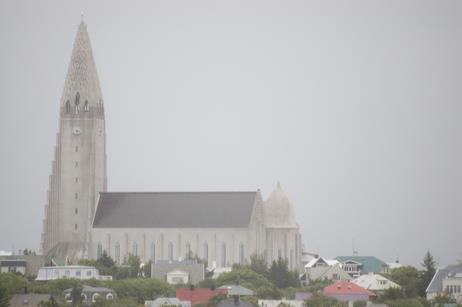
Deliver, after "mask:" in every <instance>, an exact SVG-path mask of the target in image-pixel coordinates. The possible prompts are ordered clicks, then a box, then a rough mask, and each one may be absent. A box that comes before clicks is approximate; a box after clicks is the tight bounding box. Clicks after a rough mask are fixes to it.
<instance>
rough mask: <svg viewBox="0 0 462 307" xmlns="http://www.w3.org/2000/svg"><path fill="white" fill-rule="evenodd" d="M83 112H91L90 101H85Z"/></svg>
mask: <svg viewBox="0 0 462 307" xmlns="http://www.w3.org/2000/svg"><path fill="white" fill-rule="evenodd" d="M83 110H84V111H85V112H88V111H90V107H89V106H88V100H85V104H84V105H83Z"/></svg>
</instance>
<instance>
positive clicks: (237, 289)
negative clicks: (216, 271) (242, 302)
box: [218, 285, 253, 296]
mask: <svg viewBox="0 0 462 307" xmlns="http://www.w3.org/2000/svg"><path fill="white" fill-rule="evenodd" d="M218 289H228V295H231V296H234V295H239V296H246V295H253V291H252V290H250V289H247V288H244V287H243V286H240V285H226V286H221V287H220V288H218Z"/></svg>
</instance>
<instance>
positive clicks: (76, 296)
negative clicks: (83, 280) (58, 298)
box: [71, 285, 83, 306]
mask: <svg viewBox="0 0 462 307" xmlns="http://www.w3.org/2000/svg"><path fill="white" fill-rule="evenodd" d="M82 290H83V289H82V286H80V285H79V286H75V287H73V288H72V292H71V297H72V305H73V306H80V305H81V304H82Z"/></svg>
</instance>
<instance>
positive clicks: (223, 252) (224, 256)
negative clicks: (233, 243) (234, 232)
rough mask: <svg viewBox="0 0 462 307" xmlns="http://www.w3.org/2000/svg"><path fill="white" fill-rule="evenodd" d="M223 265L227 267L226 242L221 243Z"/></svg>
mask: <svg viewBox="0 0 462 307" xmlns="http://www.w3.org/2000/svg"><path fill="white" fill-rule="evenodd" d="M221 266H222V267H226V243H224V242H223V244H222V245H221Z"/></svg>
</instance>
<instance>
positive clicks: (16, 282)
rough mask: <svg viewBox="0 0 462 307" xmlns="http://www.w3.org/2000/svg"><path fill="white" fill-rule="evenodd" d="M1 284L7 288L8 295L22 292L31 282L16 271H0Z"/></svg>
mask: <svg viewBox="0 0 462 307" xmlns="http://www.w3.org/2000/svg"><path fill="white" fill-rule="evenodd" d="M0 285H2V287H3V288H5V290H6V293H7V295H8V296H10V295H13V294H16V293H22V292H23V291H24V289H25V288H28V287H29V285H30V283H29V281H28V280H27V278H25V277H23V276H21V275H17V274H14V273H0Z"/></svg>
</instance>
